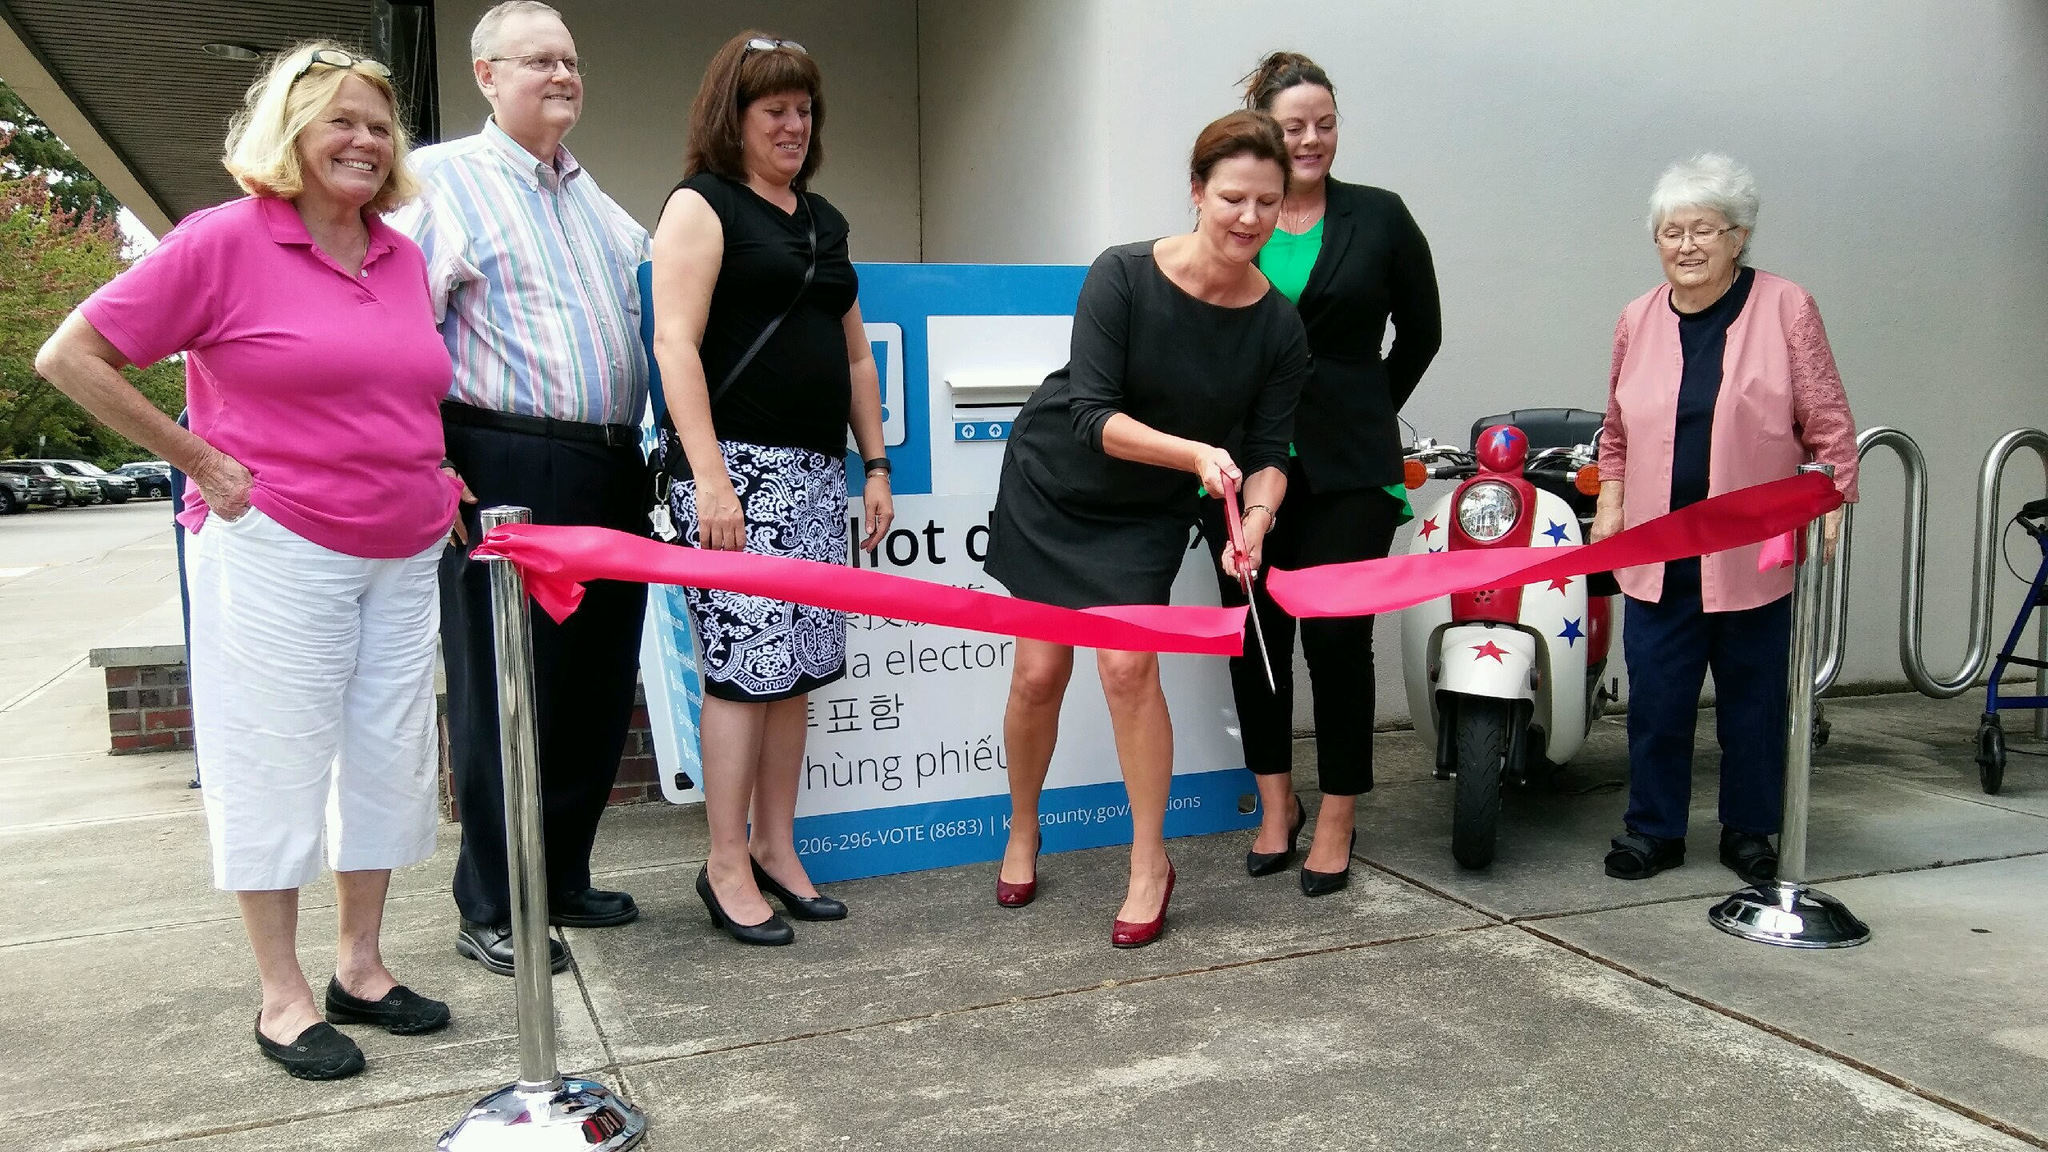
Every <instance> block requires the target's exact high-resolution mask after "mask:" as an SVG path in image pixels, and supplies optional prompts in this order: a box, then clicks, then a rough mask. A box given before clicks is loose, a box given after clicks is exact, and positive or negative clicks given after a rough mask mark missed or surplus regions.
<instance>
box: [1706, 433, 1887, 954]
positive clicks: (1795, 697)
mask: <svg viewBox="0 0 2048 1152" xmlns="http://www.w3.org/2000/svg"><path fill="white" fill-rule="evenodd" d="M1799 470H1800V471H1801V472H1802V473H1804V472H1818V473H1820V474H1821V475H1824V476H1828V477H1833V476H1834V473H1835V470H1834V468H1833V467H1832V466H1830V465H1827V464H1805V465H1801V466H1800V469H1799ZM1821 524H1822V518H1820V517H1816V518H1815V519H1814V520H1813V522H1812V523H1809V524H1808V525H1807V526H1806V530H1805V532H1804V534H1803V536H1804V539H1803V541H1802V544H1803V547H1802V548H1801V549H1800V554H1799V564H1798V567H1797V568H1796V569H1795V570H1794V571H1795V575H1794V577H1793V581H1792V651H1791V659H1790V661H1789V665H1790V667H1789V668H1788V669H1787V671H1786V675H1785V693H1786V707H1785V812H1784V821H1783V825H1782V828H1783V830H1782V831H1781V832H1780V833H1779V835H1778V878H1777V880H1776V882H1775V883H1771V884H1765V885H1761V886H1757V887H1751V888H1744V889H1743V890H1742V891H1740V892H1737V893H1736V894H1735V895H1733V896H1730V897H1728V898H1727V899H1726V900H1723V901H1721V902H1720V903H1719V904H1716V905H1715V906H1714V909H1713V911H1712V912H1710V913H1708V919H1709V920H1711V921H1712V922H1713V924H1714V927H1716V928H1719V929H1721V930H1722V931H1723V932H1728V933H1731V934H1733V935H1736V936H1740V937H1742V938H1743V939H1745V940H1759V941H1762V942H1763V943H1766V944H1777V945H1781V946H1783V947H1787V948H1847V947H1850V946H1852V945H1856V944H1861V943H1863V942H1864V941H1866V940H1868V939H1870V929H1869V927H1868V926H1866V925H1865V924H1864V923H1863V921H1861V920H1858V919H1857V918H1856V916H1855V914H1854V913H1852V912H1850V911H1849V909H1848V907H1847V906H1845V905H1844V904H1843V903H1842V902H1841V901H1840V900H1837V899H1835V898H1834V897H1832V896H1829V895H1828V894H1827V893H1825V892H1821V891H1819V890H1818V889H1814V888H1809V887H1808V886H1807V884H1806V818H1807V799H1808V785H1809V783H1810V779H1811V774H1812V771H1813V697H1814V691H1813V685H1814V662H1815V656H1816V649H1817V648H1818V646H1819V644H1818V641H1819V631H1820V627H1819V626H1820V612H1821V606H1822V605H1821V599H1822V598H1821V569H1822V567H1823V563H1822V559H1821V554H1822V551H1823V543H1822V542H1823V533H1822V527H1821Z"/></svg>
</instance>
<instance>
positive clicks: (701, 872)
mask: <svg viewBox="0 0 2048 1152" xmlns="http://www.w3.org/2000/svg"><path fill="white" fill-rule="evenodd" d="M697 898H698V899H699V900H702V901H704V910H705V911H707V912H709V913H711V923H712V924H714V925H716V926H718V927H720V928H723V929H725V931H726V933H727V934H728V935H730V936H731V937H732V938H733V939H735V940H737V941H739V942H740V943H742V944H760V945H765V946H768V947H774V946H777V945H782V944H787V943H789V942H791V941H793V940H795V939H796V929H794V928H791V927H790V926H789V922H788V921H786V920H784V919H783V918H782V917H780V916H777V915H776V914H775V913H773V912H770V913H769V914H768V918H767V919H766V920H763V921H761V922H760V923H759V924H741V923H739V922H738V921H736V920H734V919H733V918H732V917H730V916H727V915H726V914H725V908H724V906H722V905H721V904H719V902H718V894H717V893H716V892H713V891H712V890H711V866H710V865H709V864H706V865H705V866H704V867H702V868H699V869H697Z"/></svg>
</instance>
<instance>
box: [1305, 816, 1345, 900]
mask: <svg viewBox="0 0 2048 1152" xmlns="http://www.w3.org/2000/svg"><path fill="white" fill-rule="evenodd" d="M1357 850H1358V830H1357V829H1355V828H1354V829H1352V832H1351V844H1350V846H1349V847H1347V848H1345V849H1344V870H1343V871H1342V872H1317V871H1316V870H1314V869H1313V868H1310V867H1309V866H1308V865H1306V864H1304V865H1302V867H1301V894H1302V895H1303V896H1307V897H1309V898H1310V899H1314V898H1315V897H1317V896H1328V895H1329V894H1330V893H1332V892H1342V891H1343V890H1344V889H1345V888H1346V887H1348V886H1349V885H1350V884H1351V854H1352V853H1353V852H1355V851H1357Z"/></svg>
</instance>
